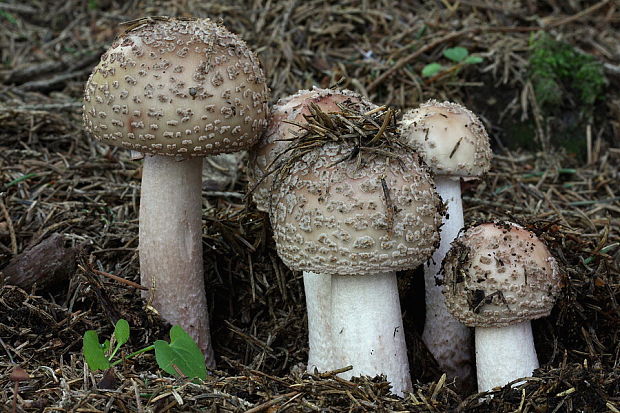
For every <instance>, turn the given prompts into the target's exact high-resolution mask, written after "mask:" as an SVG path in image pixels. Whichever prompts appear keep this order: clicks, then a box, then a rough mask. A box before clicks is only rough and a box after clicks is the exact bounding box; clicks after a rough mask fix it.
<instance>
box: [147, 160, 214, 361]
mask: <svg viewBox="0 0 620 413" xmlns="http://www.w3.org/2000/svg"><path fill="white" fill-rule="evenodd" d="M201 186H202V158H192V159H188V160H183V161H177V160H175V159H174V158H172V157H164V156H150V155H147V156H146V157H145V159H144V166H143V171H142V193H141V200H140V247H139V251H140V277H141V283H142V285H144V286H145V287H147V288H149V290H148V291H144V292H143V294H142V295H143V297H144V298H145V299H146V300H147V302H148V304H150V305H152V306H153V307H154V308H155V309H157V311H158V312H159V314H160V315H161V316H162V317H163V318H164V319H165V320H166V321H168V322H169V323H170V324H173V325H175V324H178V325H180V326H181V327H182V328H183V329H184V330H185V331H187V332H188V333H189V334H190V335H191V336H192V337H193V338H194V340H196V342H197V343H198V346H199V347H200V348H201V349H202V351H203V352H204V354H205V359H206V361H207V366H209V367H213V366H214V365H215V360H214V357H213V350H212V348H211V338H210V334H209V317H208V313H207V299H206V295H205V287H204V278H203V263H202V219H201V216H202V196H201V192H202V191H201V189H202V188H201Z"/></svg>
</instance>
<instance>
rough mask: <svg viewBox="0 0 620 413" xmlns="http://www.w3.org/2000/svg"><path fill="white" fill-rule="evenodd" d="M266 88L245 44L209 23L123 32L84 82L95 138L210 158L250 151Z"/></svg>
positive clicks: (162, 24)
mask: <svg viewBox="0 0 620 413" xmlns="http://www.w3.org/2000/svg"><path fill="white" fill-rule="evenodd" d="M267 99H268V88H267V86H266V83H265V78H264V75H263V72H262V69H261V67H260V65H259V62H258V59H257V58H256V56H255V55H254V53H253V52H252V51H251V50H249V49H248V47H247V45H246V44H245V42H243V41H242V40H240V39H239V38H238V37H237V36H235V35H234V34H232V33H230V32H229V31H228V30H226V28H224V27H222V26H220V25H218V24H216V23H214V22H213V21H211V20H209V19H200V20H176V19H169V20H164V21H159V20H158V21H157V24H148V23H144V24H141V25H139V26H137V27H135V28H132V29H130V30H129V31H128V32H126V33H124V34H123V35H121V36H120V37H119V38H118V39H117V40H116V41H115V42H114V43H113V44H112V47H111V48H110V49H109V50H108V51H107V52H106V53H105V54H104V55H103V56H102V57H101V61H100V63H99V64H98V65H97V67H96V68H95V70H94V71H93V73H92V74H91V76H90V78H89V79H88V82H87V84H86V91H85V96H84V115H83V116H84V123H85V125H86V130H87V132H89V133H91V134H92V135H93V136H94V137H95V138H96V139H97V140H100V141H103V142H105V143H108V144H110V145H115V146H122V147H124V148H127V149H132V150H136V151H140V152H144V153H148V154H159V155H170V156H174V155H177V156H182V157H193V156H204V155H205V154H217V153H222V152H234V151H238V150H241V149H243V148H245V147H248V146H250V145H251V144H252V143H253V142H254V141H255V140H256V139H257V138H258V134H259V133H260V131H261V130H262V129H263V127H264V126H266V114H267V103H266V102H267Z"/></svg>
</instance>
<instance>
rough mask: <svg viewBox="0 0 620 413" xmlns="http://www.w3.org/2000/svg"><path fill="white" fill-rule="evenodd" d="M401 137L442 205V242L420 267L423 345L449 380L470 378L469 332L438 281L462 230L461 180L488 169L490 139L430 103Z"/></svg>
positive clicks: (470, 119)
mask: <svg viewBox="0 0 620 413" xmlns="http://www.w3.org/2000/svg"><path fill="white" fill-rule="evenodd" d="M401 134H402V136H403V139H404V140H406V142H407V143H409V144H410V145H411V146H412V147H413V148H415V149H416V151H417V152H418V153H419V154H420V156H422V158H423V159H424V161H425V162H426V163H427V164H428V166H429V167H430V168H431V169H432V171H433V172H434V173H435V188H436V189H437V193H438V194H439V196H440V197H441V199H442V200H443V201H444V202H445V204H446V212H447V213H446V215H445V216H444V219H443V224H442V226H441V243H440V244H439V247H438V248H437V250H435V252H434V253H433V257H432V260H430V261H429V262H428V264H427V265H426V266H425V267H424V283H425V288H424V292H425V296H426V297H425V302H426V320H425V323H424V331H423V333H422V340H423V341H424V343H425V344H426V346H427V347H428V349H429V350H430V352H431V353H432V354H433V356H434V357H435V359H436V360H437V362H438V364H439V366H440V367H441V368H442V370H443V371H445V372H446V373H447V375H448V377H450V378H459V380H460V381H461V382H463V381H467V380H468V379H469V377H470V376H471V370H472V366H471V350H470V348H471V344H470V343H471V332H470V330H469V329H468V328H467V327H466V326H464V325H463V324H461V323H459V322H458V321H457V320H456V319H455V318H454V317H452V316H451V315H450V314H449V313H448V311H447V309H446V305H445V302H444V298H443V295H442V294H441V287H439V286H437V284H436V279H439V278H440V269H441V262H442V260H443V258H444V256H445V254H446V252H447V251H448V249H449V248H450V243H451V242H452V240H454V239H455V238H456V236H457V235H458V233H459V231H460V230H461V229H462V228H463V225H464V218H463V206H462V203H461V179H466V180H467V179H475V178H476V177H479V176H480V175H483V174H484V173H486V172H487V171H488V170H489V168H490V166H491V148H490V144H489V137H488V135H487V133H486V130H485V128H484V126H483V125H482V122H480V119H478V117H477V116H476V115H475V114H474V113H473V112H471V111H470V110H468V109H467V108H465V107H463V106H461V105H459V104H458V103H452V102H437V101H435V100H430V101H428V102H426V103H423V104H422V105H420V107H419V108H417V109H414V110H410V111H408V112H406V113H405V114H404V116H403V119H402V122H401Z"/></svg>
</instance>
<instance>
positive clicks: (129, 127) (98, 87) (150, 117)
mask: <svg viewBox="0 0 620 413" xmlns="http://www.w3.org/2000/svg"><path fill="white" fill-rule="evenodd" d="M268 95H269V90H268V88H267V86H266V83H265V77H264V75H263V71H262V69H261V67H260V64H259V61H258V59H257V58H256V56H255V55H254V53H253V52H252V51H251V50H250V49H249V48H248V47H247V45H246V44H245V43H244V42H243V41H242V40H241V39H239V38H238V37H237V36H236V35H234V34H232V33H231V32H229V31H228V30H227V29H226V28H224V27H223V26H221V25H219V24H216V23H215V22H213V21H211V20H209V19H173V18H157V19H144V21H142V22H138V23H137V24H134V25H133V26H132V27H131V28H129V30H127V31H126V32H125V33H123V34H122V35H120V37H119V38H118V39H117V40H116V41H115V42H114V43H113V44H112V46H111V47H110V49H109V50H108V51H107V52H106V53H104V54H103V56H102V57H101V61H100V62H99V64H98V65H97V66H96V67H95V69H94V71H93V73H92V74H91V76H90V78H89V79H88V82H87V83H86V88H85V94H84V115H83V117H84V123H85V126H86V131H87V132H88V133H89V134H90V135H91V136H93V137H94V138H95V139H97V140H98V141H100V142H103V143H107V144H110V145H114V146H120V147H123V148H126V149H130V150H133V151H139V152H142V153H145V154H146V157H145V159H144V167H143V172H142V190H141V202H140V224H139V226H140V246H139V250H140V274H141V282H142V284H143V285H145V286H146V287H148V288H149V290H148V292H147V293H146V294H145V296H146V298H148V301H149V303H150V304H152V305H153V307H154V308H155V309H157V310H158V311H159V313H160V314H161V315H162V317H163V318H164V319H166V320H167V321H168V322H170V323H172V324H179V325H180V326H181V327H183V328H184V329H185V330H186V331H188V333H189V334H190V335H191V336H192V337H193V338H194V339H195V340H196V341H197V343H198V345H199V346H200V347H201V349H202V350H203V351H204V352H205V357H206V360H207V363H208V365H209V366H213V365H214V359H213V351H212V348H211V342H210V335H209V324H208V314H207V302H206V296H205V289H204V279H203V262H202V227H201V223H202V220H201V215H202V198H201V186H202V184H201V181H202V177H201V172H202V165H203V157H204V156H208V155H214V154H219V153H227V152H235V151H239V150H242V149H244V148H246V147H249V146H250V145H251V144H252V143H254V141H256V139H258V137H259V135H260V134H261V132H262V130H263V129H264V127H265V126H266V124H267V119H266V117H267V104H266V101H267V100H268Z"/></svg>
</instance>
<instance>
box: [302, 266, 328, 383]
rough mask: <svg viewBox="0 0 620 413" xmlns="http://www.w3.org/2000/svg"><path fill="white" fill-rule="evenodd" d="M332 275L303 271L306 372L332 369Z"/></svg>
mask: <svg viewBox="0 0 620 413" xmlns="http://www.w3.org/2000/svg"><path fill="white" fill-rule="evenodd" d="M331 289H332V276H331V275H327V274H316V273H313V272H310V271H304V292H305V294H306V308H307V311H308V342H309V350H308V368H307V370H308V372H309V373H314V371H315V369H316V370H318V371H320V372H322V371H328V370H330V369H333V368H334V366H333V357H334V356H333V350H334V346H333V340H332V337H331V314H330V312H331V306H332V300H331Z"/></svg>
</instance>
